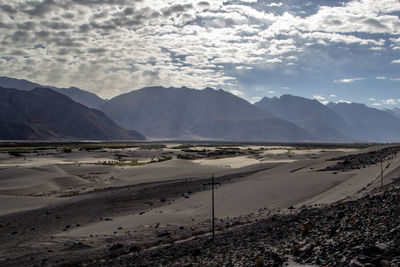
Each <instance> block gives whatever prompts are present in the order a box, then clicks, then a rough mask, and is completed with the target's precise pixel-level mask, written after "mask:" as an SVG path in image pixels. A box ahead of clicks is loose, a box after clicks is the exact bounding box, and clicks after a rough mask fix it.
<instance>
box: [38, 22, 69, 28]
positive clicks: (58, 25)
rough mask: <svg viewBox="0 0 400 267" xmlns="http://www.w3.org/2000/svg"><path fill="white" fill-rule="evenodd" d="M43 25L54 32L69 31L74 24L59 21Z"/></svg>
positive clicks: (43, 23)
mask: <svg viewBox="0 0 400 267" xmlns="http://www.w3.org/2000/svg"><path fill="white" fill-rule="evenodd" d="M42 25H43V26H45V27H47V28H50V29H53V30H67V29H71V28H73V25H72V24H69V23H65V22H59V21H43V22H42Z"/></svg>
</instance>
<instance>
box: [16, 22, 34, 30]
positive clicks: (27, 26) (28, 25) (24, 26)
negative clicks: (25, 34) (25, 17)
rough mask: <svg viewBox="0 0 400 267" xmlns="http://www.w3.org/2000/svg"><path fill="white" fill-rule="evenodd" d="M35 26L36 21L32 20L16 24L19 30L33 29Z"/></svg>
mask: <svg viewBox="0 0 400 267" xmlns="http://www.w3.org/2000/svg"><path fill="white" fill-rule="evenodd" d="M35 27H36V23H34V22H32V21H26V22H24V23H20V24H17V28H18V29H20V30H27V31H30V30H33V29H34V28H35Z"/></svg>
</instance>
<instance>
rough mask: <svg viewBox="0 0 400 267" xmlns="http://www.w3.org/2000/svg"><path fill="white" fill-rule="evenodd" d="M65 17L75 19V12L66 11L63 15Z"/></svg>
mask: <svg viewBox="0 0 400 267" xmlns="http://www.w3.org/2000/svg"><path fill="white" fill-rule="evenodd" d="M62 17H63V18H64V19H73V18H74V17H75V15H74V13H65V14H63V15H62Z"/></svg>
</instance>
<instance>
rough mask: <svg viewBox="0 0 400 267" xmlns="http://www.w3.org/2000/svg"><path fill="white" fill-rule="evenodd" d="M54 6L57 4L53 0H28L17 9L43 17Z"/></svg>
mask: <svg viewBox="0 0 400 267" xmlns="http://www.w3.org/2000/svg"><path fill="white" fill-rule="evenodd" d="M56 6H57V4H56V3H55V2H54V0H44V1H28V2H26V3H23V4H21V6H20V7H19V9H20V10H22V12H24V13H26V14H29V15H31V16H38V17H43V16H44V15H46V14H47V13H49V12H51V11H52V10H53V9H54V8H55V7H56Z"/></svg>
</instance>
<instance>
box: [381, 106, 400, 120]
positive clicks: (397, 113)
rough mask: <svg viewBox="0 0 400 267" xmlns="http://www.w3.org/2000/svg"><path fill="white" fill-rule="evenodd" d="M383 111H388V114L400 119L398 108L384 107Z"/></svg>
mask: <svg viewBox="0 0 400 267" xmlns="http://www.w3.org/2000/svg"><path fill="white" fill-rule="evenodd" d="M384 111H386V112H388V113H389V114H390V115H392V116H394V117H396V118H399V119H400V108H397V107H395V108H393V109H384Z"/></svg>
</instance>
